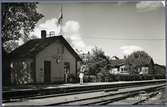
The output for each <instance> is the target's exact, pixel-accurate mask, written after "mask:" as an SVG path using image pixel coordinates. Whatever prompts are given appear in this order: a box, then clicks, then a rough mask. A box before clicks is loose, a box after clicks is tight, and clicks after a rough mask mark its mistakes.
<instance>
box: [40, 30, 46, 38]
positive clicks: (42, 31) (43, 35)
mask: <svg viewBox="0 0 167 107" xmlns="http://www.w3.org/2000/svg"><path fill="white" fill-rule="evenodd" d="M45 38H46V30H41V39H45Z"/></svg>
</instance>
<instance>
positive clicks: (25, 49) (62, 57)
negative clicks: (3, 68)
mask: <svg viewBox="0 0 167 107" xmlns="http://www.w3.org/2000/svg"><path fill="white" fill-rule="evenodd" d="M10 57H11V64H10V66H11V68H12V71H11V72H12V78H11V80H12V82H13V83H16V84H25V83H57V82H61V83H64V82H68V81H67V80H68V78H69V77H70V76H72V77H73V78H77V72H78V71H77V68H78V63H79V62H80V61H81V59H80V57H79V55H78V54H77V53H76V52H75V51H74V49H73V48H72V47H71V46H70V44H69V43H68V42H67V41H66V40H65V39H64V37H63V36H53V37H48V38H47V37H46V31H45V30H43V31H41V39H33V40H30V41H28V42H27V43H25V44H23V45H22V46H20V47H18V48H17V49H15V50H14V51H13V52H12V53H11V54H10Z"/></svg>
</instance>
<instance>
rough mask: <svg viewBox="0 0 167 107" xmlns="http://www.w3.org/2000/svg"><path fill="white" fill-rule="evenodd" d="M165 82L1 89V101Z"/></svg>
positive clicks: (162, 80)
mask: <svg viewBox="0 0 167 107" xmlns="http://www.w3.org/2000/svg"><path fill="white" fill-rule="evenodd" d="M160 83H165V80H164V79H161V80H147V81H129V82H120V83H107V84H102V85H83V86H82V85H81V86H74V87H70V86H69V87H53V88H43V89H28V90H14V91H3V102H4V103H6V102H11V101H18V100H20V99H21V100H22V99H40V98H48V97H56V96H67V95H74V94H82V93H92V92H100V91H105V92H109V91H117V90H119V89H123V88H128V87H138V86H141V85H142V86H147V85H151V84H160Z"/></svg>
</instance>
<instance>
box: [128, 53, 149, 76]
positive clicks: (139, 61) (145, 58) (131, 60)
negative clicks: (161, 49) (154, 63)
mask: <svg viewBox="0 0 167 107" xmlns="http://www.w3.org/2000/svg"><path fill="white" fill-rule="evenodd" d="M151 59H152V58H151V56H150V55H148V54H147V53H146V52H145V51H135V52H133V53H132V54H130V55H129V56H128V57H127V59H126V64H127V66H128V69H129V73H130V74H139V73H140V72H138V68H139V67H141V66H144V65H146V64H148V62H149V61H150V60H151Z"/></svg>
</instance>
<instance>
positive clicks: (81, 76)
mask: <svg viewBox="0 0 167 107" xmlns="http://www.w3.org/2000/svg"><path fill="white" fill-rule="evenodd" d="M85 69H86V66H85V65H83V66H81V69H80V74H79V78H80V84H81V85H82V84H83V77H84V71H85Z"/></svg>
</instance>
